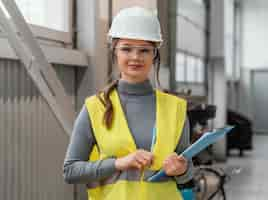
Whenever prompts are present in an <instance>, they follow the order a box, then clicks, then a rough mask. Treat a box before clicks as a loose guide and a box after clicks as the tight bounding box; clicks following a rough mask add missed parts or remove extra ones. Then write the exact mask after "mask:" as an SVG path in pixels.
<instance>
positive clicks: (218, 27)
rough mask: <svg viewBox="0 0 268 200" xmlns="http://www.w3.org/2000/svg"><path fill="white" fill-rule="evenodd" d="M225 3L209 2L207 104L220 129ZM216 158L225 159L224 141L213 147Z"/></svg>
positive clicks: (222, 119)
mask: <svg viewBox="0 0 268 200" xmlns="http://www.w3.org/2000/svg"><path fill="white" fill-rule="evenodd" d="M225 3H226V0H211V1H210V4H211V5H210V29H209V30H210V55H209V68H208V72H209V75H208V80H209V91H208V97H209V103H210V104H214V105H216V106H217V114H216V118H215V120H214V121H213V127H214V128H218V127H222V126H224V125H225V123H226V109H227V108H226V99H227V98H226V94H227V93H226V74H225V51H224V49H225V48H224V46H225V45H224V34H225V28H224V27H225V26H224V23H225V20H224V18H225V16H224V11H225ZM213 149H214V153H215V155H216V158H217V159H219V160H225V159H226V139H223V140H221V141H219V142H218V143H216V144H215V145H214V146H213Z"/></svg>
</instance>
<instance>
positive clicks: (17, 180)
mask: <svg viewBox="0 0 268 200" xmlns="http://www.w3.org/2000/svg"><path fill="white" fill-rule="evenodd" d="M55 69H56V71H57V74H58V76H59V78H60V79H61V80H62V82H63V84H64V86H65V88H66V91H67V93H68V94H69V95H71V96H74V93H75V92H74V85H75V84H74V68H72V67H64V66H57V67H56V68H55ZM68 140H69V138H68V137H67V135H66V134H65V133H64V132H63V130H62V129H61V127H60V126H59V124H58V122H57V121H56V119H55V117H54V115H53V114H52V112H51V111H50V109H49V107H48V105H47V104H46V103H45V101H44V100H43V99H42V97H41V96H40V94H39V92H38V91H37V89H36V87H35V86H34V84H33V82H32V81H31V79H30V77H29V76H28V74H27V72H26V71H25V69H24V67H23V66H22V65H21V64H20V63H19V62H17V61H12V60H0V199H4V200H43V199H44V200H47V199H50V200H69V199H70V200H71V199H73V187H72V186H69V185H66V184H65V183H64V182H63V178H62V163H63V159H64V155H65V151H66V148H67V144H68Z"/></svg>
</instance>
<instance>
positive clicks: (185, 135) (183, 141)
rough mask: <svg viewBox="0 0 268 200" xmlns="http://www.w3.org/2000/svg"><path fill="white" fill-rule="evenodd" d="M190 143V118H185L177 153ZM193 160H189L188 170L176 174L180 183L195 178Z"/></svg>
mask: <svg viewBox="0 0 268 200" xmlns="http://www.w3.org/2000/svg"><path fill="white" fill-rule="evenodd" d="M189 145H190V126H189V120H188V118H187V119H186V120H185V123H184V127H183V131H182V135H181V137H180V140H179V143H178V145H177V148H176V153H177V154H178V155H179V154H181V153H182V152H183V151H184V150H185V149H186V148H187V147H188V146H189ZM193 169H194V166H193V162H192V160H189V161H188V168H187V170H186V172H185V173H184V174H182V175H180V176H176V177H175V179H176V182H177V183H178V184H184V183H186V182H188V181H190V180H191V179H192V178H193Z"/></svg>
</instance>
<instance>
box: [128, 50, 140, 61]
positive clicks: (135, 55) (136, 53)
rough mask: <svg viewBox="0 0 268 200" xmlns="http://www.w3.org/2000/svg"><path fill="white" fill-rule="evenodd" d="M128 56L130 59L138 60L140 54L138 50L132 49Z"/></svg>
mask: <svg viewBox="0 0 268 200" xmlns="http://www.w3.org/2000/svg"><path fill="white" fill-rule="evenodd" d="M130 56H131V58H132V59H140V53H139V51H138V49H134V50H133V51H132V52H131V55H130Z"/></svg>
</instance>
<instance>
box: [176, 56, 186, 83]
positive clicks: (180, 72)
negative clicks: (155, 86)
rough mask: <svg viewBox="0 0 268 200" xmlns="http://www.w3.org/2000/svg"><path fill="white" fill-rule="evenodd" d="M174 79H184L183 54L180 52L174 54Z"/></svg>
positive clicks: (182, 80) (179, 80)
mask: <svg viewBox="0 0 268 200" xmlns="http://www.w3.org/2000/svg"><path fill="white" fill-rule="evenodd" d="M175 78H176V81H177V82H184V81H185V56H184V54H182V53H177V54H176V77H175Z"/></svg>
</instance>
